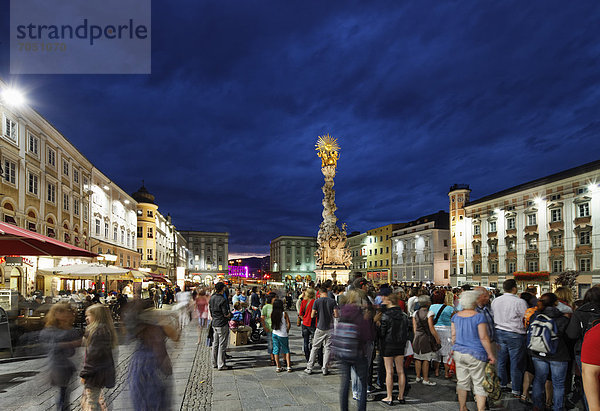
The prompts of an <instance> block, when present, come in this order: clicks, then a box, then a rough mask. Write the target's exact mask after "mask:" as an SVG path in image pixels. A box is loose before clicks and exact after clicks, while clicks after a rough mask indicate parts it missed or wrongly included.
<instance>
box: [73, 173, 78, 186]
mask: <svg viewBox="0 0 600 411" xmlns="http://www.w3.org/2000/svg"><path fill="white" fill-rule="evenodd" d="M73 182H74V183H77V184H79V170H76V169H73Z"/></svg>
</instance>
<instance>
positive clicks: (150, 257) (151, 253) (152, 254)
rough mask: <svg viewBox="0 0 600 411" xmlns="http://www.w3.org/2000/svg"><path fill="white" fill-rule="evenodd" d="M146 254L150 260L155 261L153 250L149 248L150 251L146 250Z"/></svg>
mask: <svg viewBox="0 0 600 411" xmlns="http://www.w3.org/2000/svg"><path fill="white" fill-rule="evenodd" d="M146 254H147V255H148V260H152V259H153V257H154V253H153V251H152V249H151V248H148V249H147V250H146Z"/></svg>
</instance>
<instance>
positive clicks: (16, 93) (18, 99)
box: [2, 87, 25, 107]
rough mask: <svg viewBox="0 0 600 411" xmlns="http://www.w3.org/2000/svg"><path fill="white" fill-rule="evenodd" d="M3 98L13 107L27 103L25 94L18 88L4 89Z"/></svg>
mask: <svg viewBox="0 0 600 411" xmlns="http://www.w3.org/2000/svg"><path fill="white" fill-rule="evenodd" d="M2 100H3V101H4V102H5V103H6V104H8V105H9V106H13V107H20V106H22V105H23V104H25V95H24V94H23V93H22V92H21V91H20V90H18V89H16V88H13V87H9V88H6V89H4V91H2Z"/></svg>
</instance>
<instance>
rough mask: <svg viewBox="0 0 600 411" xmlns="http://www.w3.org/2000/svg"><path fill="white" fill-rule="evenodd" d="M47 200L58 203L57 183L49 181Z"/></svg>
mask: <svg viewBox="0 0 600 411" xmlns="http://www.w3.org/2000/svg"><path fill="white" fill-rule="evenodd" d="M46 191H47V192H46V194H47V195H46V200H47V201H48V202H49V203H52V204H56V185H55V184H52V183H48V185H47V187H46Z"/></svg>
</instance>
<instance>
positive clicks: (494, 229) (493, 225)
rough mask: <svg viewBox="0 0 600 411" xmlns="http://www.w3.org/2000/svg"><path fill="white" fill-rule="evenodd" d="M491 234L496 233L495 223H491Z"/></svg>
mask: <svg viewBox="0 0 600 411" xmlns="http://www.w3.org/2000/svg"><path fill="white" fill-rule="evenodd" d="M489 225H490V233H495V232H496V222H495V221H490V224H489Z"/></svg>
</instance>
